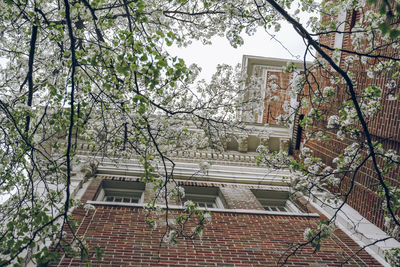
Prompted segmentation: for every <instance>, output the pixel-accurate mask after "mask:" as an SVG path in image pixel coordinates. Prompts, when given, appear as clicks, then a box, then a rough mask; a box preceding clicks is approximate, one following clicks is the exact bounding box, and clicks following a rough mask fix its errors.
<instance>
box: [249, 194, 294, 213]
mask: <svg viewBox="0 0 400 267" xmlns="http://www.w3.org/2000/svg"><path fill="white" fill-rule="evenodd" d="M251 191H252V192H253V194H254V195H255V197H256V198H257V200H258V201H259V202H260V203H261V205H262V206H263V208H264V209H265V210H267V211H277V212H296V213H299V212H301V211H300V210H299V209H298V208H297V207H296V206H295V205H294V204H293V203H292V202H291V201H290V200H289V192H287V191H272V190H261V189H253V190H251Z"/></svg>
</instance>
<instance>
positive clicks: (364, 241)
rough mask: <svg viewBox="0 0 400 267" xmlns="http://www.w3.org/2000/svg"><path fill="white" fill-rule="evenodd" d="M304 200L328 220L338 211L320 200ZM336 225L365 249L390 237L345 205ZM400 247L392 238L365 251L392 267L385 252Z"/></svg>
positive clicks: (338, 215) (399, 243) (384, 264)
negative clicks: (386, 258) (386, 259)
mask: <svg viewBox="0 0 400 267" xmlns="http://www.w3.org/2000/svg"><path fill="white" fill-rule="evenodd" d="M304 198H305V199H306V200H308V202H309V203H310V204H312V205H313V206H314V207H315V208H316V209H317V210H318V211H319V212H321V213H322V214H324V215H325V216H326V217H327V218H332V216H333V215H334V213H335V212H336V209H334V208H332V207H329V206H327V205H326V204H324V203H322V202H321V201H320V200H311V199H310V198H309V197H307V196H304ZM335 224H336V226H337V227H338V228H340V229H341V230H342V231H343V232H344V233H345V234H347V235H348V236H349V237H350V238H351V239H353V241H354V242H356V243H357V244H358V245H359V246H360V247H365V246H367V245H368V244H372V243H373V242H375V241H377V240H380V239H384V238H388V237H389V236H388V235H387V234H386V233H385V232H384V231H382V230H381V229H380V228H379V227H377V226H376V225H374V224H373V223H371V222H370V221H368V220H367V219H366V218H364V217H363V216H362V215H361V214H360V213H358V212H357V211H356V210H354V209H353V208H352V207H350V206H349V205H347V204H344V206H343V207H342V209H341V210H340V211H339V212H338V213H337V218H336V220H335ZM398 247H400V242H398V241H396V240H395V239H394V238H391V239H389V240H386V241H382V242H378V243H376V244H375V245H371V246H368V247H366V248H365V251H366V252H367V253H368V254H369V255H371V256H372V257H373V258H374V259H376V260H377V261H378V262H379V263H380V264H382V265H383V266H387V267H390V264H389V263H387V262H386V261H385V256H384V250H386V249H390V248H398Z"/></svg>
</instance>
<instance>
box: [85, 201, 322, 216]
mask: <svg viewBox="0 0 400 267" xmlns="http://www.w3.org/2000/svg"><path fill="white" fill-rule="evenodd" d="M86 203H89V204H92V205H103V206H119V207H134V208H144V207H145V206H146V204H136V203H121V202H118V203H116V202H105V201H92V200H88V201H87V202H86ZM157 207H160V208H162V209H166V208H167V207H166V206H165V205H157ZM168 209H170V210H183V209H184V208H183V207H182V206H178V205H168ZM199 209H201V210H208V211H212V212H223V213H238V214H258V215H276V216H295V217H315V218H319V214H317V213H295V212H277V211H266V210H247V209H217V208H212V209H205V208H199Z"/></svg>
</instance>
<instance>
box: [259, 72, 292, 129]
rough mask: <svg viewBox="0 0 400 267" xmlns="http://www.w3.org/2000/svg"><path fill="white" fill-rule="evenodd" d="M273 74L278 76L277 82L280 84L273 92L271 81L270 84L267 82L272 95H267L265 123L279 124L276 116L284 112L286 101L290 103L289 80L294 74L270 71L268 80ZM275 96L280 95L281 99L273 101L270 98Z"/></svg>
mask: <svg viewBox="0 0 400 267" xmlns="http://www.w3.org/2000/svg"><path fill="white" fill-rule="evenodd" d="M272 75H275V76H276V77H277V79H275V83H276V84H277V85H278V88H277V89H276V91H275V92H273V91H272V90H271V86H270V84H271V83H270V84H268V82H267V90H270V92H271V96H266V97H265V102H264V116H263V123H264V124H265V123H266V124H277V121H276V118H277V117H278V116H279V115H281V114H282V113H284V111H283V109H282V105H283V104H284V103H285V101H288V102H289V103H290V97H289V90H290V88H289V82H290V79H291V76H292V74H291V73H287V72H283V71H268V74H267V80H269V78H270V77H271V76H272ZM273 96H277V97H279V100H278V101H271V100H270V99H271V97H273Z"/></svg>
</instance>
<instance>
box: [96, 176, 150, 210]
mask: <svg viewBox="0 0 400 267" xmlns="http://www.w3.org/2000/svg"><path fill="white" fill-rule="evenodd" d="M144 191H145V183H142V182H137V181H115V180H103V181H102V182H101V186H100V189H99V191H98V193H97V196H96V198H95V199H96V201H102V202H112V203H129V204H131V203H132V204H142V203H144ZM130 194H131V195H130ZM139 194H140V196H139V197H138V195H139ZM108 197H113V198H114V199H113V200H109V199H107V198H108ZM116 197H120V198H121V201H115V198H116ZM124 199H130V201H124ZM133 200H137V202H136V201H133Z"/></svg>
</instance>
